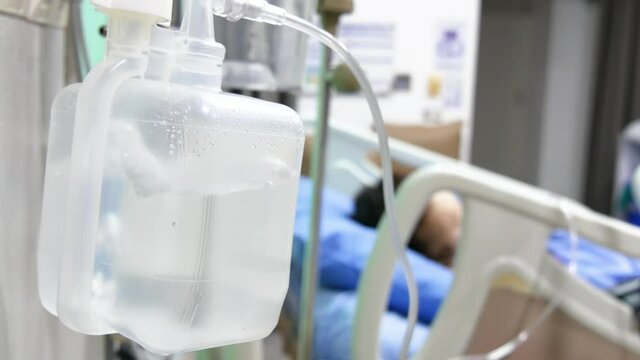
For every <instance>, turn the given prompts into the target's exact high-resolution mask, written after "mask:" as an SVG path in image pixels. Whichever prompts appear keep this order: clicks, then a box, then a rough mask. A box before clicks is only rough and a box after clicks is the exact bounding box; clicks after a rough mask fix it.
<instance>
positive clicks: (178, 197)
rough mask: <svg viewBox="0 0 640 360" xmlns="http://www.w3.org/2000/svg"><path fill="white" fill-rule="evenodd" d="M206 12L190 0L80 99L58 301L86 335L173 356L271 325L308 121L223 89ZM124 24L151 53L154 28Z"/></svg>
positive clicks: (89, 83)
mask: <svg viewBox="0 0 640 360" xmlns="http://www.w3.org/2000/svg"><path fill="white" fill-rule="evenodd" d="M107 5H109V4H107ZM110 5H114V6H116V7H117V6H118V5H120V6H123V5H122V4H118V3H116V4H110ZM127 5H128V6H125V7H124V9H129V10H131V9H135V10H137V11H144V10H145V8H146V7H145V4H142V3H136V2H133V3H127ZM136 6H138V7H137V8H136ZM211 11H212V7H211V6H210V5H209V4H208V2H207V1H205V0H194V1H193V2H192V4H191V7H190V8H189V10H188V11H187V16H186V17H185V20H184V21H183V24H182V29H181V30H180V31H175V30H167V29H161V28H156V29H155V30H154V33H153V39H152V44H151V50H150V53H149V59H148V60H149V62H148V64H147V63H146V56H137V57H134V58H132V59H126V58H125V59H116V60H115V61H113V59H108V60H107V61H106V64H103V65H101V66H99V67H98V68H97V69H94V70H93V71H92V72H91V73H90V75H89V76H88V78H87V80H86V82H85V84H84V85H83V86H82V87H81V88H80V90H79V95H78V104H77V111H76V122H75V124H74V125H75V128H74V131H73V133H74V141H73V145H72V147H71V152H72V156H71V164H70V165H69V166H70V168H71V175H70V181H69V186H70V187H69V190H68V193H69V195H68V197H69V203H68V207H67V209H65V210H66V211H67V212H68V213H69V214H68V215H69V216H67V219H66V221H67V225H66V228H65V231H66V233H65V236H66V239H64V246H63V250H62V252H63V253H62V258H61V262H60V272H59V276H60V284H59V289H58V303H57V307H58V309H57V310H58V315H59V317H60V318H61V320H63V321H65V324H67V325H68V326H70V327H72V328H74V329H76V330H78V331H82V332H85V333H106V332H113V331H117V332H119V333H122V334H124V335H126V336H127V337H129V338H131V339H133V340H135V341H136V342H138V343H140V344H142V345H143V346H145V347H147V348H148V349H151V350H153V351H155V352H157V353H163V354H168V353H173V352H179V351H188V350H195V349H200V348H208V347H213V346H220V345H225V344H230V343H238V342H245V341H249V340H254V339H257V338H262V337H264V336H266V335H267V334H268V333H269V332H270V331H271V330H272V328H273V327H274V326H275V323H276V321H277V315H278V313H279V310H280V306H281V304H282V300H283V298H284V295H285V293H286V288H287V278H288V265H289V256H290V246H291V229H292V223H293V211H294V205H295V195H296V189H297V179H298V175H299V169H300V162H301V157H302V148H303V146H302V145H303V140H304V134H303V129H302V123H301V122H300V120H299V118H298V116H297V114H296V113H295V112H294V111H292V110H291V109H288V108H286V107H284V106H282V105H278V104H273V103H269V102H264V101H259V100H256V99H252V98H247V97H240V96H235V95H229V94H225V93H222V92H221V91H220V81H221V63H222V58H223V56H224V47H222V46H221V45H220V44H218V43H216V42H215V40H214V38H213V26H212V13H211ZM148 18H149V19H155V17H152V16H149V17H148ZM127 20H128V22H125V25H128V26H129V28H128V29H123V30H124V31H123V33H127V30H129V31H134V30H137V31H138V33H137V34H136V35H138V37H137V39H138V41H139V44H140V45H142V43H143V42H144V38H145V37H144V34H148V30H146V27H145V25H144V24H145V23H146V24H150V22H148V21H147V22H144V23H143V22H142V21H137V20H136V21H137V22H136V23H134V20H131V18H127ZM141 23H142V24H141ZM148 29H149V30H150V29H151V26H150V25H149V26H148ZM119 30H120V28H118V27H113V26H112V27H111V28H110V31H109V33H110V34H115V35H110V36H116V35H117V34H121V33H120V32H119ZM131 35H133V34H129V36H131ZM128 39H131V37H129V38H128ZM136 49H139V47H136ZM145 68H146V72H145ZM103 69H106V73H104V71H105V70H103ZM118 72H119V73H118ZM142 72H144V74H143V76H142V78H141V79H139V80H128V81H126V80H127V79H128V78H131V77H135V76H136V75H138V74H141V73H142ZM103 73H104V75H103ZM96 80H101V81H96ZM94 81H95V82H94ZM118 88H119V89H118ZM86 89H89V90H90V91H89V90H86ZM116 90H117V92H116ZM83 91H86V92H89V93H90V94H89V95H92V96H94V97H95V96H96V95H97V94H99V95H102V96H101V97H99V98H97V99H96V98H91V97H89V98H85V97H83ZM91 106H93V107H97V110H98V111H97V114H98V119H91V117H90V116H88V115H89V114H88V110H90V109H91V108H90V107H91ZM109 109H111V111H109ZM81 136H82V138H79V137H81ZM67 146H68V144H67ZM53 150H54V149H52V151H53ZM102 159H104V160H102ZM87 169H88V172H89V175H88V176H87V174H86V172H87ZM74 184H75V186H74ZM96 185H97V187H96ZM74 195H75V196H74ZM82 195H84V196H82ZM78 200H82V201H78ZM45 211H48V209H47V208H45ZM94 214H95V215H94ZM71 215H73V217H71ZM247 221H248V222H249V223H250V226H246V225H243V224H244V222H247ZM45 254H46V253H45ZM245 255H246V256H245ZM43 270H44V269H43ZM222 294H224V295H222ZM247 309H251V311H248V310H247ZM65 316H66V317H67V318H66V319H65ZM223 329H224V331H222V330H223ZM211 334H218V335H217V336H213V337H212V336H211Z"/></svg>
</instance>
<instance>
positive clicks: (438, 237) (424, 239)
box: [353, 177, 462, 267]
mask: <svg viewBox="0 0 640 360" xmlns="http://www.w3.org/2000/svg"><path fill="white" fill-rule="evenodd" d="M400 182H402V178H400V177H396V178H395V181H394V183H395V185H396V187H397V186H398V185H399V184H400ZM383 213H384V201H383V196H382V183H381V182H380V183H378V184H377V185H376V186H374V187H367V188H364V189H362V190H361V191H360V193H359V194H358V196H357V197H356V202H355V209H354V214H353V220H355V221H357V222H359V223H360V224H362V225H365V226H368V227H376V226H378V222H379V221H380V218H381V217H382V214H383ZM461 217H462V204H461V203H460V200H459V199H458V198H457V197H456V195H455V194H453V193H452V192H450V191H438V192H437V193H435V194H434V195H433V196H432V197H431V200H430V201H429V204H428V205H427V209H426V211H425V212H424V214H423V215H422V218H421V219H420V222H419V223H418V225H417V226H416V229H415V231H414V233H413V235H412V236H411V240H410V241H409V248H411V249H413V250H415V251H417V252H419V253H420V254H423V255H424V256H426V257H428V258H430V259H432V260H434V261H437V262H439V263H441V264H443V265H445V266H448V267H450V266H451V264H452V263H453V258H454V255H455V251H456V245H457V243H458V237H459V233H460V220H461Z"/></svg>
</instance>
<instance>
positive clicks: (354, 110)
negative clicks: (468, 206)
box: [299, 0, 480, 153]
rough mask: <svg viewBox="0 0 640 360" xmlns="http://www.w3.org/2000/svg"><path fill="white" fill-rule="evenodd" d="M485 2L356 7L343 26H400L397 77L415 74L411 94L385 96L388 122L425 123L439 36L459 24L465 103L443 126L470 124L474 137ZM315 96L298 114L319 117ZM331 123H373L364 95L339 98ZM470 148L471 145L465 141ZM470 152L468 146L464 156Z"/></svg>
mask: <svg viewBox="0 0 640 360" xmlns="http://www.w3.org/2000/svg"><path fill="white" fill-rule="evenodd" d="M479 11H480V0H446V1H415V0H395V1H391V2H390V1H382V0H376V1H365V2H358V1H356V2H355V11H354V13H353V14H350V15H346V16H344V17H343V18H342V19H343V21H344V22H365V23H366V22H378V23H393V24H395V38H394V39H395V42H394V47H395V56H394V63H393V71H394V73H395V74H410V75H411V88H410V90H409V91H408V92H396V93H392V94H391V95H386V96H380V97H379V101H380V104H381V107H382V111H383V114H384V116H385V120H386V121H389V122H395V123H420V122H425V121H427V120H426V119H425V116H424V112H425V107H428V106H429V104H428V103H427V90H426V89H427V79H428V77H429V76H430V75H431V74H432V73H433V72H434V71H435V70H434V69H435V67H436V64H435V63H434V62H435V61H434V48H435V41H436V38H437V36H438V31H439V30H440V29H441V28H442V26H443V25H448V24H456V25H459V27H460V28H462V29H463V30H464V35H465V42H466V43H467V44H468V47H467V49H466V51H467V55H468V56H467V57H466V58H465V61H464V65H463V69H462V70H461V71H460V73H461V74H462V75H461V77H462V79H463V80H462V82H463V91H462V104H461V106H459V108H457V109H446V111H445V113H443V114H442V115H443V116H442V119H443V120H444V121H447V120H464V121H466V122H467V124H468V128H467V130H468V131H466V132H465V137H468V136H467V135H468V134H470V128H471V123H472V116H473V104H474V88H475V77H476V73H475V69H476V52H477V37H478V22H479ZM315 110H316V106H315V97H314V96H304V97H302V98H301V101H300V103H299V111H300V113H301V114H302V117H303V118H304V119H313V118H314V117H315ZM331 120H332V121H343V122H348V123H350V124H355V125H358V126H363V127H369V126H371V124H372V121H371V116H370V114H369V110H368V108H367V105H366V102H365V101H364V99H363V98H362V96H361V95H337V96H334V97H333V98H332V110H331ZM465 143H468V142H465ZM467 152H468V150H467V148H466V147H465V149H464V153H467Z"/></svg>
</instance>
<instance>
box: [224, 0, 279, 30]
mask: <svg viewBox="0 0 640 360" xmlns="http://www.w3.org/2000/svg"><path fill="white" fill-rule="evenodd" d="M212 3H213V4H212V5H213V12H214V14H215V15H217V16H220V17H223V18H226V19H227V20H229V21H234V22H235V21H238V20H240V19H248V20H252V21H257V22H263V23H267V24H271V25H278V26H279V25H283V24H284V23H285V21H286V18H287V15H288V13H287V11H286V10H285V9H283V8H280V7H277V6H274V5H271V4H269V3H268V2H266V1H264V0H213V1H212Z"/></svg>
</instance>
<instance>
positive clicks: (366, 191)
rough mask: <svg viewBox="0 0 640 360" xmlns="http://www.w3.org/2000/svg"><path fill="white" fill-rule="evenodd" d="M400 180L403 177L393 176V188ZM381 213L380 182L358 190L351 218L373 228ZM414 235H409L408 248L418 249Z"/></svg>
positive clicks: (382, 198)
mask: <svg viewBox="0 0 640 360" xmlns="http://www.w3.org/2000/svg"><path fill="white" fill-rule="evenodd" d="M402 180H404V179H403V178H401V177H399V176H394V178H393V185H394V188H395V190H397V189H398V186H399V185H400V183H401V182H402ZM382 214H384V195H383V193H382V182H381V181H379V182H378V183H377V184H376V185H375V186H368V187H365V188H363V189H362V190H360V192H359V193H358V195H357V196H356V201H355V207H354V210H353V215H351V218H352V219H353V220H355V221H356V222H358V223H360V224H362V225H364V226H368V227H372V228H375V227H377V226H378V223H379V222H380V218H382ZM414 237H415V236H414V235H412V236H411V241H410V242H409V248H410V249H413V250H416V251H420V250H419V249H418V248H417V247H416V245H417V242H416V241H415V239H414Z"/></svg>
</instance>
